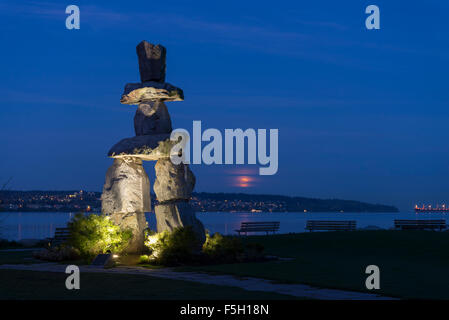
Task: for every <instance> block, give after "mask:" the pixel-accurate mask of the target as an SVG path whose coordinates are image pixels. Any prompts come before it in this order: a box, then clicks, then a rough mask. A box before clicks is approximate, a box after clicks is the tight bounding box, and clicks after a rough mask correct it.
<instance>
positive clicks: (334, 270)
mask: <svg viewBox="0 0 449 320" xmlns="http://www.w3.org/2000/svg"><path fill="white" fill-rule="evenodd" d="M245 241H249V242H258V243H261V244H263V245H264V246H265V248H266V253H267V254H271V255H277V256H280V257H292V258H294V260H293V261H272V262H265V263H244V264H228V265H213V266H201V267H183V268H178V270H179V271H205V272H216V273H227V274H234V275H239V276H254V277H260V278H266V279H273V280H277V281H281V282H297V283H304V284H311V285H315V286H321V287H326V288H340V289H349V290H357V291H363V292H368V290H366V289H365V280H366V277H367V276H368V275H366V274H365V268H366V266H368V265H371V264H374V265H377V266H378V267H379V268H380V287H381V290H375V291H376V293H380V294H384V295H390V296H396V297H403V298H420V299H449V274H448V272H449V232H434V231H356V232H315V233H302V234H291V235H274V236H251V237H247V238H245ZM371 292H372V291H371Z"/></svg>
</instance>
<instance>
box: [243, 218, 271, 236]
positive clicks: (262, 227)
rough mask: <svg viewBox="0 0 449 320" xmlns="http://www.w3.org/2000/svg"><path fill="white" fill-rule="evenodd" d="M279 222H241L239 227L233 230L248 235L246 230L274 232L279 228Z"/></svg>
mask: <svg viewBox="0 0 449 320" xmlns="http://www.w3.org/2000/svg"><path fill="white" fill-rule="evenodd" d="M279 226H280V222H279V221H262V222H242V223H241V225H240V229H238V230H235V231H236V232H238V233H239V235H240V234H241V233H243V232H244V233H245V235H248V232H266V233H267V234H268V233H269V232H272V233H275V232H276V231H278V230H279Z"/></svg>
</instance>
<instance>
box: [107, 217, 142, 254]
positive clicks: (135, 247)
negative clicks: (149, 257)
mask: <svg viewBox="0 0 449 320" xmlns="http://www.w3.org/2000/svg"><path fill="white" fill-rule="evenodd" d="M108 216H109V217H111V221H112V222H114V223H115V224H116V225H118V226H119V227H120V228H121V229H123V230H126V229H131V230H132V232H133V237H132V239H131V241H130V243H129V245H128V247H127V248H126V252H127V253H141V252H142V251H143V249H144V241H145V239H144V238H145V234H144V232H145V229H146V228H147V220H146V218H145V213H143V212H128V213H122V212H115V213H112V214H108Z"/></svg>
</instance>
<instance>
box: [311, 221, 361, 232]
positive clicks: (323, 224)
mask: <svg viewBox="0 0 449 320" xmlns="http://www.w3.org/2000/svg"><path fill="white" fill-rule="evenodd" d="M355 229H356V221H354V220H341V221H340V220H339V221H326V220H308V221H307V224H306V230H309V231H310V232H312V231H313V230H328V231H354V230H355Z"/></svg>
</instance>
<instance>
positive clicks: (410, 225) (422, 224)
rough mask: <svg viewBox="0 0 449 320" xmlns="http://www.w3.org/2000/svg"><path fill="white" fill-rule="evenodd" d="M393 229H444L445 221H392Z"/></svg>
mask: <svg viewBox="0 0 449 320" xmlns="http://www.w3.org/2000/svg"><path fill="white" fill-rule="evenodd" d="M394 227H395V228H396V229H415V230H416V229H418V230H424V229H440V230H442V229H446V220H445V219H426V220H423V219H415V220H406V219H396V220H394Z"/></svg>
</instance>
